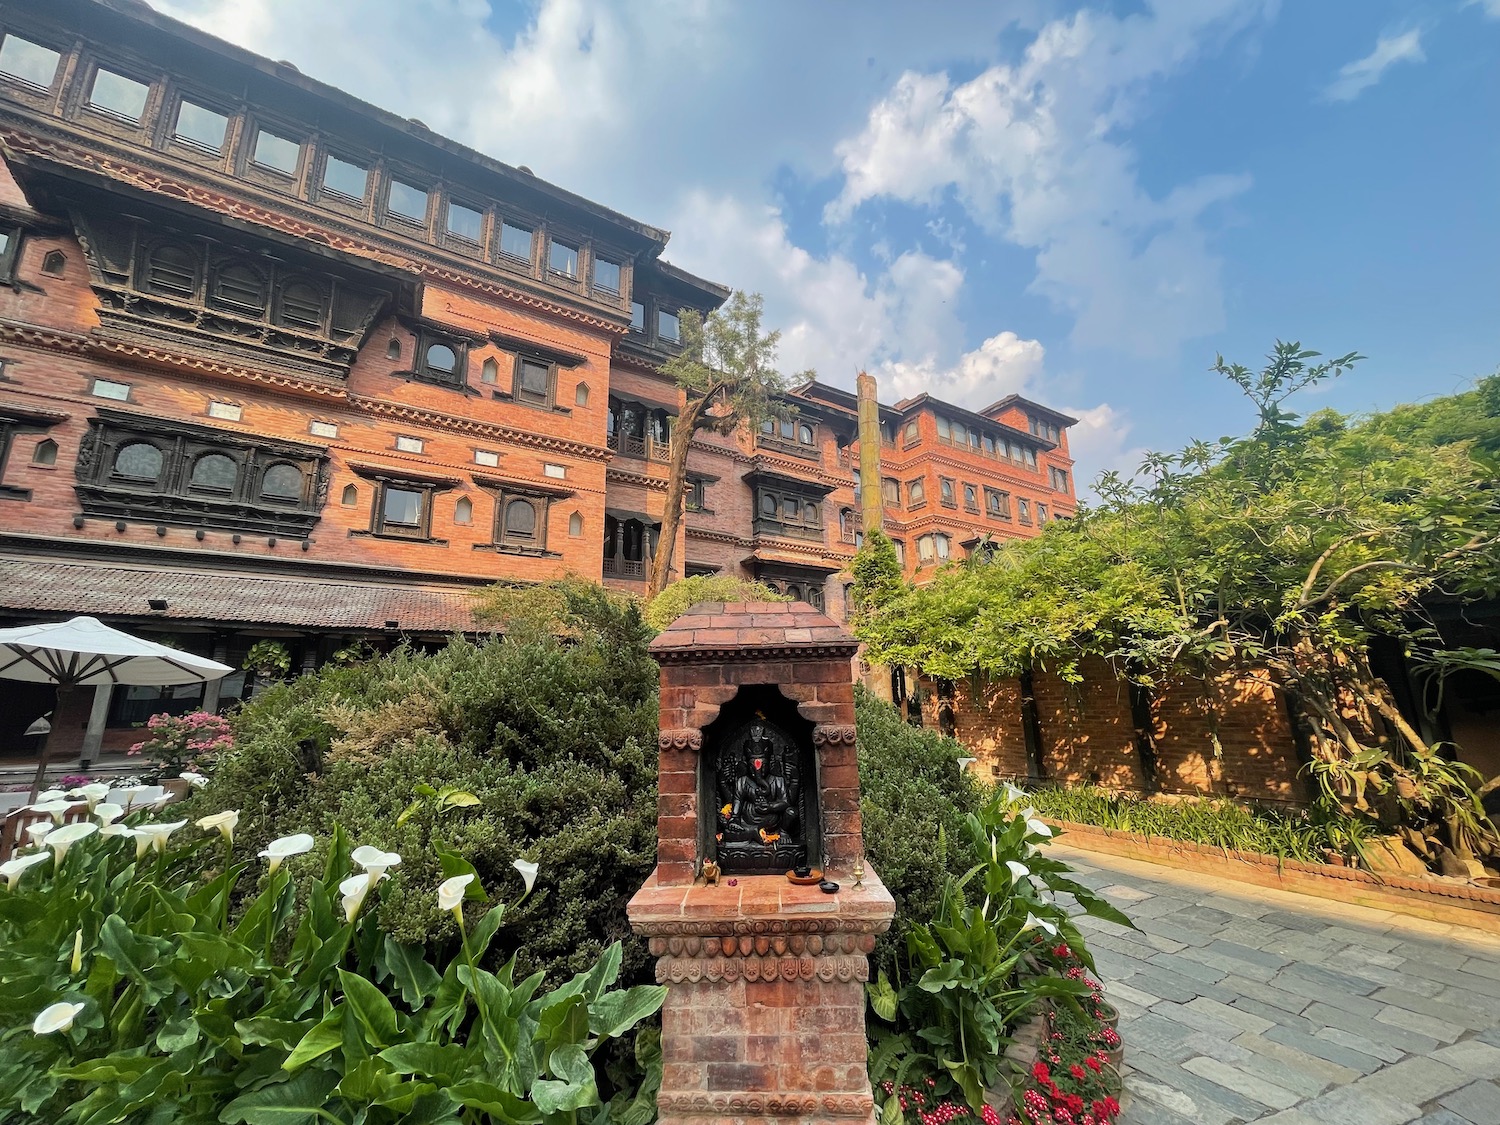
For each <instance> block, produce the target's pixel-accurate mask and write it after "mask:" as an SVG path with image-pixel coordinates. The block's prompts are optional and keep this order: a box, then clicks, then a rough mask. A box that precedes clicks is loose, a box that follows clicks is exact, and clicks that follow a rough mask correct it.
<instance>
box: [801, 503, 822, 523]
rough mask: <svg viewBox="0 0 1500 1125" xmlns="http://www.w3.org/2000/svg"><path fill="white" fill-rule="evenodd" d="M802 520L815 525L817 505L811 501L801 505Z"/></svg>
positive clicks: (816, 521)
mask: <svg viewBox="0 0 1500 1125" xmlns="http://www.w3.org/2000/svg"><path fill="white" fill-rule="evenodd" d="M802 522H803V523H805V524H808V525H809V526H812V527H816V526H817V524H818V522H819V521H818V506H817V505H816V504H814V503H813V502H812V501H808V502H807V503H806V504H803V505H802Z"/></svg>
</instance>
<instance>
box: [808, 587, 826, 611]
mask: <svg viewBox="0 0 1500 1125" xmlns="http://www.w3.org/2000/svg"><path fill="white" fill-rule="evenodd" d="M807 604H808V605H810V606H812V607H813V609H816V610H822V608H823V587H821V586H809V587H808V588H807Z"/></svg>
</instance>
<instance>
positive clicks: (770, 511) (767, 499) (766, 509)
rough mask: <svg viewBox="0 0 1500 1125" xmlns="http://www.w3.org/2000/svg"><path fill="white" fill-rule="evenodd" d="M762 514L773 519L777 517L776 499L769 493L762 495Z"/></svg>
mask: <svg viewBox="0 0 1500 1125" xmlns="http://www.w3.org/2000/svg"><path fill="white" fill-rule="evenodd" d="M760 514H761V515H763V516H770V517H772V518H774V517H775V515H776V497H775V496H773V495H771V493H769V492H762V493H761V494H760Z"/></svg>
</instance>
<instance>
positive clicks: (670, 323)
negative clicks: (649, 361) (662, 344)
mask: <svg viewBox="0 0 1500 1125" xmlns="http://www.w3.org/2000/svg"><path fill="white" fill-rule="evenodd" d="M656 335H657V338H658V339H661V340H665V341H666V342H667V343H669V344H675V343H678V342H679V341H680V340H681V339H682V324H681V321H679V320H678V317H677V314H676V313H675V312H668V311H667V310H666V309H662V310H661V311H660V312H658V313H657V314H656Z"/></svg>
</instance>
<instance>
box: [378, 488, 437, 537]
mask: <svg viewBox="0 0 1500 1125" xmlns="http://www.w3.org/2000/svg"><path fill="white" fill-rule="evenodd" d="M431 500H432V488H431V487H430V486H427V485H419V484H398V483H391V482H388V481H383V482H381V486H380V491H379V501H378V502H377V504H376V508H375V513H376V520H375V531H376V532H377V533H379V534H383V535H406V536H412V537H414V538H418V539H425V538H427V526H428V509H429V507H430V506H431Z"/></svg>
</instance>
